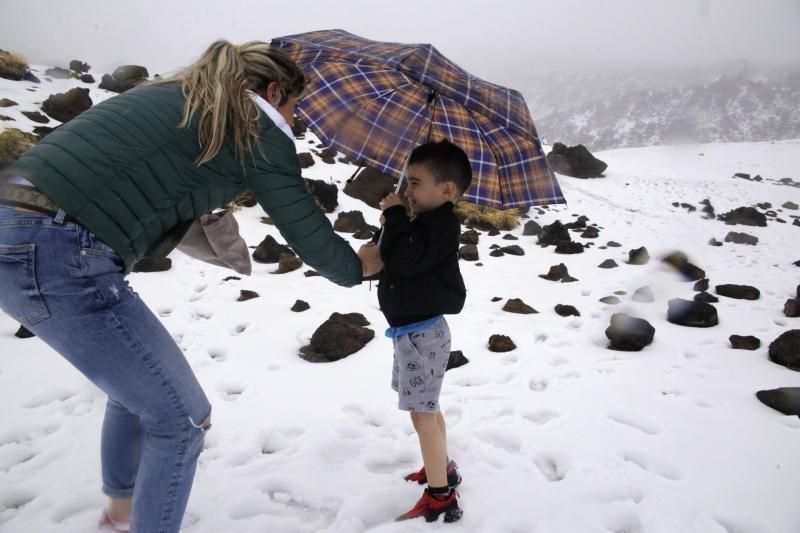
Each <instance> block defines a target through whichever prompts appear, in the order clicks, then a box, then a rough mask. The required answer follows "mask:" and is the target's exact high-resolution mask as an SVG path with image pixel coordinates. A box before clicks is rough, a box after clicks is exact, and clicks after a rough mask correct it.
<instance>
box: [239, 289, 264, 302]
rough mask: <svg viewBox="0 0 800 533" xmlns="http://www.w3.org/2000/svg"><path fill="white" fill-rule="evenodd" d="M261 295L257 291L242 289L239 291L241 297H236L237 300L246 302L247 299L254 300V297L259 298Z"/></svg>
mask: <svg viewBox="0 0 800 533" xmlns="http://www.w3.org/2000/svg"><path fill="white" fill-rule="evenodd" d="M259 297H260V295H259V294H258V293H257V292H256V291H248V290H245V289H242V290H241V291H239V297H238V298H236V301H237V302H246V301H247V300H252V299H253V298H259Z"/></svg>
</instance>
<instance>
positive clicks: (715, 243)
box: [708, 237, 722, 246]
mask: <svg viewBox="0 0 800 533" xmlns="http://www.w3.org/2000/svg"><path fill="white" fill-rule="evenodd" d="M708 244H710V245H711V246H722V243H721V242H719V241H718V240H717V239H715V238H713V237H712V238H711V240H710V241H708Z"/></svg>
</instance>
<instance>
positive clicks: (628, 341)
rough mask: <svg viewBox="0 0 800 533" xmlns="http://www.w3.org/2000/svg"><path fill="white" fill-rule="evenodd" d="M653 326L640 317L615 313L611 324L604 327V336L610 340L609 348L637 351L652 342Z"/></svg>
mask: <svg viewBox="0 0 800 533" xmlns="http://www.w3.org/2000/svg"><path fill="white" fill-rule="evenodd" d="M655 333H656V330H655V328H654V327H653V326H652V325H651V324H650V323H649V322H648V321H647V320H644V319H642V318H637V317H633V316H629V315H626V314H623V313H615V314H614V315H613V316H612V317H611V325H609V326H608V328H606V337H608V339H609V340H610V341H611V343H610V344H609V346H608V347H609V349H611V350H622V351H626V352H638V351H640V350H642V349H643V348H644V347H645V346H648V345H649V344H651V343H652V342H653V338H654V336H655Z"/></svg>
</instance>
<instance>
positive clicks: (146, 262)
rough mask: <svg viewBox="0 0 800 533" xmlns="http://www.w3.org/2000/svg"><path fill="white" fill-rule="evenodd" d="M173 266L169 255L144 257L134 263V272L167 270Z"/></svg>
mask: <svg viewBox="0 0 800 533" xmlns="http://www.w3.org/2000/svg"><path fill="white" fill-rule="evenodd" d="M170 268H172V259H170V258H169V257H142V258H141V259H139V261H138V262H137V263H136V264H135V265H133V271H134V272H165V271H167V270H169V269H170Z"/></svg>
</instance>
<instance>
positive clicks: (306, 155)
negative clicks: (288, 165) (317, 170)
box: [297, 152, 314, 169]
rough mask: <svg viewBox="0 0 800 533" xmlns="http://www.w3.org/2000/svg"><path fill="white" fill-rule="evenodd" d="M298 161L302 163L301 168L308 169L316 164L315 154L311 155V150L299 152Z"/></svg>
mask: <svg viewBox="0 0 800 533" xmlns="http://www.w3.org/2000/svg"><path fill="white" fill-rule="evenodd" d="M297 161H298V163H300V168H301V169H306V168H308V167H313V166H314V156H313V155H311V152H300V153H298V154H297Z"/></svg>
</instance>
